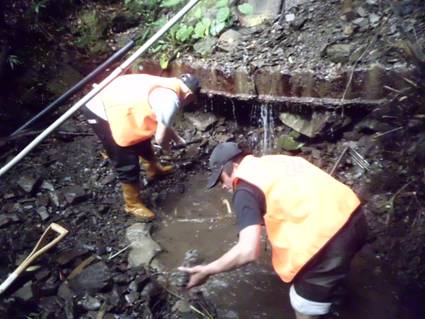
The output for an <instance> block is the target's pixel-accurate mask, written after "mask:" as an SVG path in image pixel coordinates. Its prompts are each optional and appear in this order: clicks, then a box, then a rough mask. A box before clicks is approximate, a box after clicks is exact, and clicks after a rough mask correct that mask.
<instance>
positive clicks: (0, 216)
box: [0, 213, 11, 227]
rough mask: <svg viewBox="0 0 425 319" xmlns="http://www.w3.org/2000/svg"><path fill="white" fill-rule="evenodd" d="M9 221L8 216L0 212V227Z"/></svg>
mask: <svg viewBox="0 0 425 319" xmlns="http://www.w3.org/2000/svg"><path fill="white" fill-rule="evenodd" d="M10 222H11V220H10V218H9V217H8V216H6V215H5V214H4V213H1V214H0V227H4V226H7V225H9V223H10Z"/></svg>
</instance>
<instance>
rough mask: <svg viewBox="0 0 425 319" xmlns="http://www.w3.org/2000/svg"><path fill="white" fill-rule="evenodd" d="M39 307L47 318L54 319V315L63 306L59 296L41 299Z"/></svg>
mask: <svg viewBox="0 0 425 319" xmlns="http://www.w3.org/2000/svg"><path fill="white" fill-rule="evenodd" d="M38 306H39V307H40V309H41V310H42V311H43V312H44V314H45V318H54V317H55V316H54V313H55V312H56V311H57V310H58V308H61V307H62V306H63V305H62V301H61V300H60V299H59V298H58V297H57V296H49V297H42V298H40V301H39V302H38Z"/></svg>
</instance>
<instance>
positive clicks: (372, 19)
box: [369, 13, 381, 27]
mask: <svg viewBox="0 0 425 319" xmlns="http://www.w3.org/2000/svg"><path fill="white" fill-rule="evenodd" d="M380 20H381V17H380V16H379V15H377V14H375V13H371V14H370V15H369V21H370V24H371V25H372V26H374V27H375V26H377V25H378V23H379V21H380Z"/></svg>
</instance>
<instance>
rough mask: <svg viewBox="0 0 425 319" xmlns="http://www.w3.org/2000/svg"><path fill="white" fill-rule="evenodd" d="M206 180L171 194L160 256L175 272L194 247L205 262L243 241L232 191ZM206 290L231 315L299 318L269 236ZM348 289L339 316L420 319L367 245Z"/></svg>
mask: <svg viewBox="0 0 425 319" xmlns="http://www.w3.org/2000/svg"><path fill="white" fill-rule="evenodd" d="M206 179H207V176H206V175H194V176H190V177H188V179H187V181H186V183H185V186H186V190H185V192H184V193H181V194H173V195H170V196H169V197H168V198H167V200H166V201H165V202H164V206H163V214H162V216H164V217H163V218H162V220H161V221H160V223H159V225H158V228H157V229H156V231H154V235H153V237H154V239H155V240H156V241H157V242H158V243H159V244H160V245H161V246H162V247H163V249H164V252H162V253H161V255H160V256H159V261H160V263H161V264H162V265H163V267H164V268H165V270H167V271H174V270H175V268H176V267H177V266H178V265H180V263H181V262H182V258H183V256H184V253H185V252H186V251H187V250H189V249H192V248H196V249H198V250H199V251H200V252H201V254H202V257H203V258H204V260H205V262H210V261H212V260H213V259H214V258H217V257H219V256H221V254H223V253H224V252H226V251H227V249H229V248H230V247H231V246H232V245H233V244H234V243H235V242H236V241H237V232H236V228H235V222H236V220H235V217H234V216H233V215H232V214H229V213H228V209H227V207H226V205H225V204H224V203H223V200H228V201H229V202H230V201H231V194H230V193H227V192H225V191H224V190H222V189H220V188H218V187H216V188H215V189H213V190H207V189H206V188H205V183H206ZM201 289H202V291H204V293H205V295H206V296H207V297H208V298H209V299H210V300H211V301H212V302H214V303H215V305H216V306H217V307H218V309H219V310H220V313H222V314H227V315H228V316H229V317H232V315H237V316H234V317H235V318H252V319H263V318H285V319H292V318H294V315H293V312H292V309H291V306H290V303H289V299H288V289H289V286H288V285H286V284H284V283H283V282H282V281H280V279H279V278H278V277H277V275H275V273H274V272H273V270H272V267H271V263H270V248H269V246H267V245H266V241H265V240H264V238H263V254H262V256H261V258H260V260H259V261H257V262H256V263H253V264H250V265H248V266H247V267H244V268H241V269H238V270H235V271H232V272H228V273H224V274H219V275H216V276H214V277H211V278H210V279H209V281H208V282H207V283H206V284H205V285H204V286H203V287H202V288H201ZM348 293H349V298H348V299H349V302H348V303H347V304H346V305H345V306H344V307H341V309H340V310H338V314H337V316H336V317H335V318H338V317H339V318H346V319H358V318H363V319H368V318H370V319H372V318H373V319H392V318H394V319H395V318H397V319H404V318H405V319H407V318H409V319H412V318H419V317H417V316H415V315H414V314H412V313H409V311H408V310H407V309H404V308H402V307H401V306H400V304H399V302H398V293H397V289H396V288H395V286H393V285H392V284H391V283H390V282H389V280H388V277H387V276H385V275H384V271H383V270H382V268H381V266H380V265H379V263H378V262H377V260H376V259H375V258H373V256H372V254H371V252H369V251H368V248H367V247H365V249H363V251H362V252H361V253H360V254H359V255H358V256H357V257H356V259H355V260H354V262H353V267H352V271H351V273H350V276H349V292H348Z"/></svg>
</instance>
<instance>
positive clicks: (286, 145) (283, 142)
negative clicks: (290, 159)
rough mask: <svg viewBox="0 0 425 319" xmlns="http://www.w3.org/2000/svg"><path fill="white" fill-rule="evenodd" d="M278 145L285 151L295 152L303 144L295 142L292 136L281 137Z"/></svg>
mask: <svg viewBox="0 0 425 319" xmlns="http://www.w3.org/2000/svg"><path fill="white" fill-rule="evenodd" d="M278 145H279V146H280V148H282V149H284V150H286V151H296V150H299V149H300V148H301V147H303V146H304V143H300V142H297V141H295V140H294V138H293V137H292V136H289V135H283V136H281V137H280V138H279V140H278Z"/></svg>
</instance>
